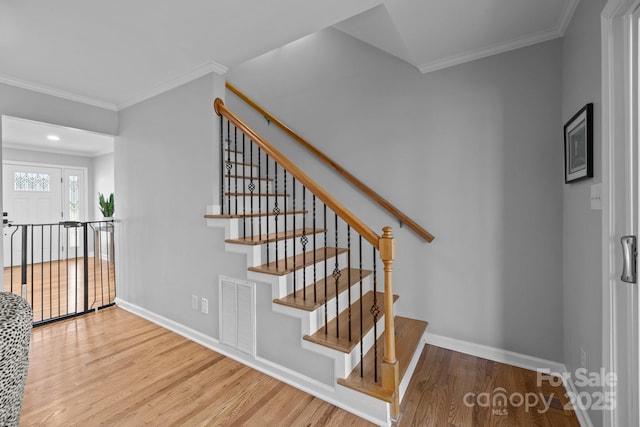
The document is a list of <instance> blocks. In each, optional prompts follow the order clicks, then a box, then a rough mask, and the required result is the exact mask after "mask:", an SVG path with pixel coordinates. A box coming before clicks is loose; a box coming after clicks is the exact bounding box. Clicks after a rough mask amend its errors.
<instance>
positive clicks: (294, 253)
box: [291, 176, 304, 298]
mask: <svg viewBox="0 0 640 427" xmlns="http://www.w3.org/2000/svg"><path fill="white" fill-rule="evenodd" d="M291 188H292V191H291V201H292V202H293V205H292V206H291V210H292V211H294V212H295V210H296V177H295V176H293V177H291ZM292 215H293V229H294V230H295V229H296V215H295V214H292ZM292 242H293V298H296V274H297V273H296V239H295V237H294V238H293V240H292ZM303 292H304V291H303Z"/></svg>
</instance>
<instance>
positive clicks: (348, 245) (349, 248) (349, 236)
mask: <svg viewBox="0 0 640 427" xmlns="http://www.w3.org/2000/svg"><path fill="white" fill-rule="evenodd" d="M347 300H348V301H347V307H348V308H347V310H348V312H347V314H348V319H349V325H348V327H349V342H351V340H352V334H351V226H350V225H349V224H347ZM360 317H362V316H360Z"/></svg>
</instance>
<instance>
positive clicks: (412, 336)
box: [338, 316, 428, 402]
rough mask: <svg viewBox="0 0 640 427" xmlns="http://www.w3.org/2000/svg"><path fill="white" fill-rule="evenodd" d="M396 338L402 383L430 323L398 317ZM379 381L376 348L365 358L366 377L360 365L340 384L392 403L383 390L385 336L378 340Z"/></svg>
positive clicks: (395, 319) (341, 379)
mask: <svg viewBox="0 0 640 427" xmlns="http://www.w3.org/2000/svg"><path fill="white" fill-rule="evenodd" d="M394 323H395V336H396V356H397V358H398V368H399V371H400V380H399V381H402V379H403V377H404V375H405V374H406V372H407V368H408V367H409V363H411V359H412V357H413V355H414V354H415V351H416V349H417V348H418V346H419V345H420V342H421V339H422V335H423V334H424V330H425V329H426V328H427V325H428V323H427V322H425V321H422V320H415V319H409V318H407V317H400V316H396V317H395V318H394ZM377 349H378V381H377V382H375V381H374V378H373V377H374V361H375V359H374V354H373V352H374V348H372V349H371V350H369V352H368V353H367V354H366V355H365V356H364V376H362V377H361V376H360V364H358V366H356V367H355V369H354V370H353V372H351V375H349V377H347V378H340V379H338V384H340V385H343V386H345V387H349V388H351V389H354V390H357V391H359V392H362V393H365V394H368V395H369V396H373V397H375V398H378V399H382V400H385V401H387V402H391V400H392V397H393V396H391V395H390V394H389V392H387V391H385V390H383V389H382V360H383V358H384V334H383V335H382V336H381V337H380V338H379V339H378V345H377Z"/></svg>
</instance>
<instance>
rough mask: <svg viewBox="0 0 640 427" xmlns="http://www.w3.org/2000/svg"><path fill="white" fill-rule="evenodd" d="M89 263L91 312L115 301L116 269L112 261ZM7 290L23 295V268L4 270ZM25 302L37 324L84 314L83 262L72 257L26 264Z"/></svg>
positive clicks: (6, 268)
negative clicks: (29, 306) (61, 317)
mask: <svg viewBox="0 0 640 427" xmlns="http://www.w3.org/2000/svg"><path fill="white" fill-rule="evenodd" d="M88 261H89V262H88V265H89V268H88V271H89V307H88V309H89V310H91V309H93V308H95V307H102V306H105V305H108V304H110V303H111V302H113V300H114V299H115V296H116V286H115V268H114V263H113V262H108V261H106V260H101V259H98V258H94V257H89V260H88ZM12 284H13V288H12ZM32 284H33V288H32ZM32 289H33V290H32ZM4 290H5V291H6V292H13V293H16V294H18V295H20V292H21V267H19V266H18V267H5V268H4ZM25 299H26V300H27V301H28V302H29V304H30V305H31V307H32V308H33V320H34V321H35V322H40V321H46V320H48V319H53V318H56V317H60V316H65V315H68V314H74V313H77V312H82V311H84V262H83V259H82V258H78V259H77V260H76V258H70V259H65V260H62V261H47V262H44V263H37V264H33V266H32V265H31V264H29V265H27V294H26V296H25Z"/></svg>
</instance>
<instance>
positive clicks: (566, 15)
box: [557, 0, 580, 36]
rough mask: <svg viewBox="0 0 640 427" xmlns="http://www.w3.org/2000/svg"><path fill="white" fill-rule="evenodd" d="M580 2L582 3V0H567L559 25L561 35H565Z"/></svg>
mask: <svg viewBox="0 0 640 427" xmlns="http://www.w3.org/2000/svg"><path fill="white" fill-rule="evenodd" d="M578 3H580V0H567V1H566V2H565V4H564V9H563V10H562V14H561V15H560V19H559V21H558V27H557V31H558V34H560V36H564V33H565V31H567V27H569V23H570V22H571V19H572V18H573V14H574V13H575V11H576V9H577V8H578Z"/></svg>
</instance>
